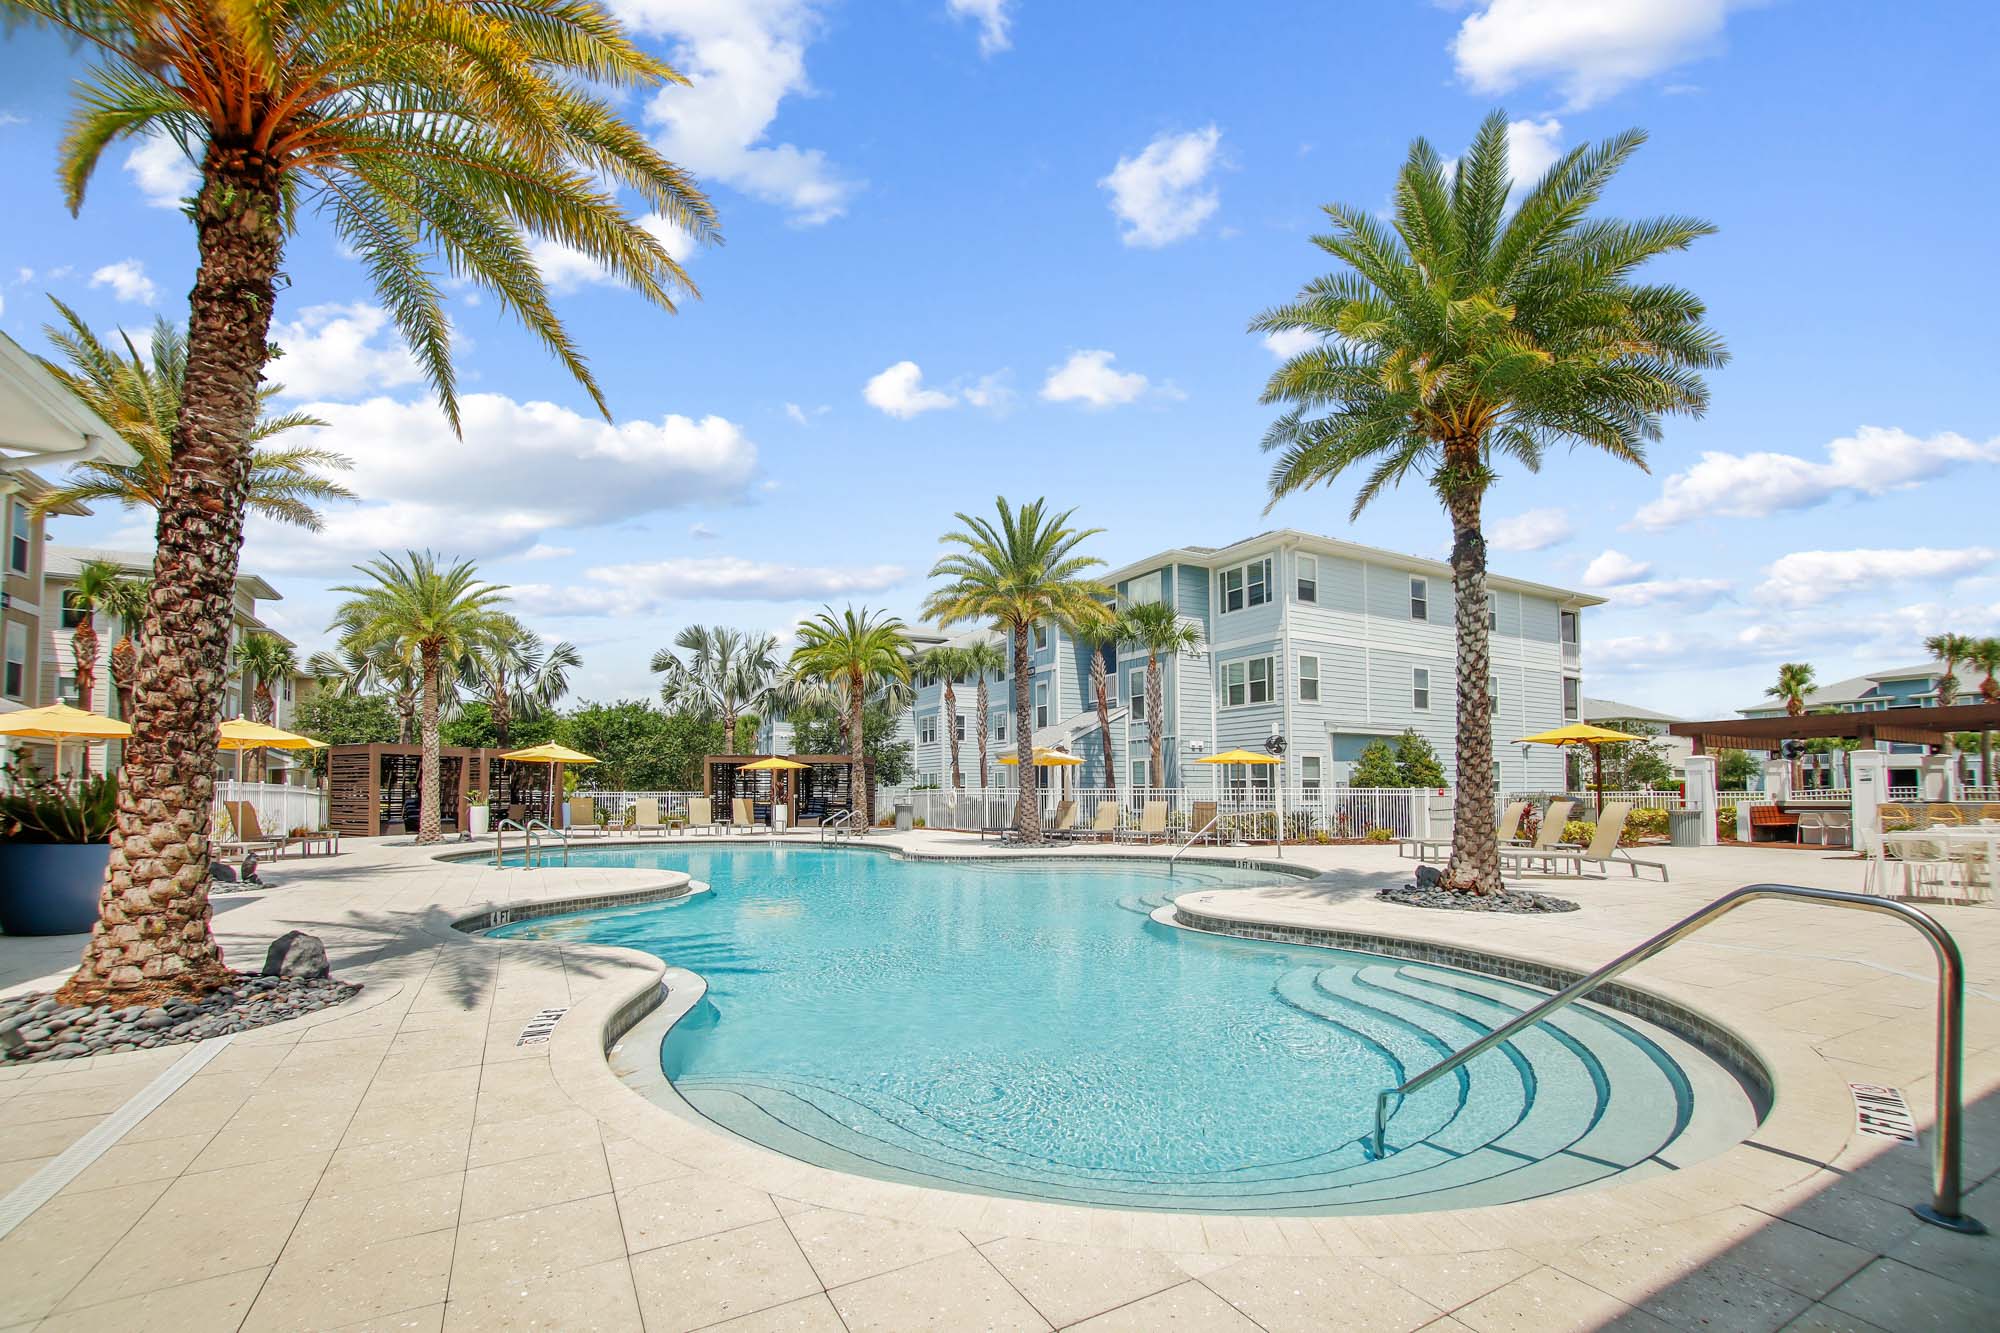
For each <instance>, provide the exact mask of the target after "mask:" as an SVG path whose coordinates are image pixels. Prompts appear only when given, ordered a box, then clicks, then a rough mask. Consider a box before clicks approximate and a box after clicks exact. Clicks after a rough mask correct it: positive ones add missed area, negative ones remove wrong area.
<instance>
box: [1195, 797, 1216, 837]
mask: <svg viewBox="0 0 2000 1333" xmlns="http://www.w3.org/2000/svg"><path fill="white" fill-rule="evenodd" d="M1215 811H1216V805H1215V802H1214V801H1196V802H1195V803H1194V804H1193V805H1190V806H1189V807H1188V841H1189V842H1216V843H1219V842H1221V841H1222V824H1221V822H1220V821H1219V820H1218V819H1217V818H1216V814H1215Z"/></svg>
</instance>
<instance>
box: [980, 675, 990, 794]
mask: <svg viewBox="0 0 2000 1333" xmlns="http://www.w3.org/2000/svg"><path fill="white" fill-rule="evenodd" d="M989 702H990V701H989V700H988V698H987V695H986V673H985V672H984V671H982V672H980V673H979V790H981V791H985V790H986V788H987V786H988V785H989V783H988V782H987V773H986V738H987V736H988V735H989V734H991V732H992V730H993V727H992V722H991V720H990V719H989V718H988V717H987V713H986V710H987V705H988V703H989Z"/></svg>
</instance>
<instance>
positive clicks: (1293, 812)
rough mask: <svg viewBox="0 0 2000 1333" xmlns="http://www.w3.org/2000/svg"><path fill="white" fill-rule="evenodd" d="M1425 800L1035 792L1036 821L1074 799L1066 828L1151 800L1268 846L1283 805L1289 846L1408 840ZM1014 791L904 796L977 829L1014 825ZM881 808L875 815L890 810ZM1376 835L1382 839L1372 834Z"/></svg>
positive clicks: (1337, 790) (1179, 819)
mask: <svg viewBox="0 0 2000 1333" xmlns="http://www.w3.org/2000/svg"><path fill="white" fill-rule="evenodd" d="M1426 796H1427V793H1426V792H1423V791H1411V790H1409V789H1406V788H1401V787H1390V788H1372V787H1321V788H1318V789H1316V790H1305V789H1293V790H1289V791H1286V792H1285V793H1284V798H1283V801H1282V802H1280V800H1279V797H1278V794H1277V793H1275V792H1274V791H1272V790H1271V789H1270V788H1268V787H1264V788H1252V789H1250V790H1248V791H1244V792H1236V793H1225V794H1223V795H1220V796H1217V795H1214V794H1212V793H1209V792H1205V791H1191V790H1188V789H1187V788H1183V787H1120V788H1117V789H1116V790H1115V791H1113V790H1110V789H1107V788H1103V787H1085V788H1081V789H1071V790H1069V791H1059V790H1057V789H1056V788H1055V787H1054V786H1053V785H1051V786H1048V787H1044V788H1043V789H1042V792H1041V807H1042V818H1043V821H1044V823H1045V824H1049V823H1052V822H1053V821H1055V819H1056V817H1057V815H1058V813H1059V812H1060V811H1061V808H1062V805H1063V803H1064V802H1072V803H1073V804H1074V806H1075V810H1074V814H1073V816H1071V817H1070V818H1069V819H1066V820H1065V821H1064V822H1065V823H1072V822H1073V824H1074V827H1076V828H1079V829H1085V828H1090V827H1092V826H1093V825H1095V824H1096V822H1097V820H1098V818H1099V813H1098V812H1099V810H1100V809H1101V807H1102V806H1103V805H1104V803H1105V802H1107V801H1116V802H1117V803H1118V806H1119V815H1118V821H1119V825H1120V826H1121V827H1133V826H1136V825H1137V824H1138V823H1139V820H1140V818H1141V816H1142V815H1143V814H1144V812H1145V808H1146V806H1147V804H1148V803H1149V802H1153V801H1160V802H1163V803H1164V804H1165V805H1166V808H1167V831H1168V833H1169V834H1170V835H1175V836H1187V835H1189V834H1192V833H1195V832H1196V831H1198V825H1197V822H1196V819H1195V815H1196V807H1197V806H1200V807H1203V808H1202V810H1201V815H1202V819H1201V821H1200V823H1202V824H1205V823H1206V822H1207V817H1208V810H1207V808H1206V807H1208V806H1211V805H1212V806H1214V807H1215V817H1216V818H1217V820H1218V821H1219V822H1220V831H1221V832H1222V833H1223V834H1224V835H1226V836H1229V837H1236V838H1247V839H1255V840H1265V841H1268V840H1270V839H1272V838H1274V837H1276V836H1277V830H1278V814H1279V809H1280V806H1281V805H1282V807H1283V811H1284V821H1285V837H1286V838H1287V839H1288V840H1291V841H1316V840H1319V839H1326V840H1329V841H1331V840H1336V839H1342V838H1361V837H1366V836H1367V835H1368V833H1369V831H1370V830H1373V829H1387V830H1388V831H1389V833H1390V834H1392V835H1393V836H1395V837H1399V838H1401V837H1408V836H1410V832H1411V829H1412V826H1413V823H1414V820H1415V818H1416V815H1415V810H1416V807H1417V804H1418V803H1419V802H1421V801H1423V800H1424V799H1425V798H1426ZM1018 797H1019V793H1018V792H1017V791H1016V790H1015V789H1014V788H1012V787H984V788H981V787H968V788H965V789H964V790H962V791H952V790H951V789H950V788H943V789H936V790H933V789H920V790H913V791H910V792H908V793H906V798H907V799H908V800H909V802H910V809H911V815H912V816H913V817H914V818H915V819H917V820H919V821H921V822H922V824H923V825H924V826H925V827H926V828H946V829H961V830H966V831H975V830H980V829H999V828H1005V827H1007V826H1008V825H1010V824H1011V823H1012V822H1013V819H1014V802H1015V801H1016V800H1017V799H1018ZM889 808H890V807H889V806H888V805H887V804H886V803H885V804H884V805H883V806H881V807H878V809H877V814H878V815H879V814H886V813H888V810H889ZM1377 836H1380V835H1377Z"/></svg>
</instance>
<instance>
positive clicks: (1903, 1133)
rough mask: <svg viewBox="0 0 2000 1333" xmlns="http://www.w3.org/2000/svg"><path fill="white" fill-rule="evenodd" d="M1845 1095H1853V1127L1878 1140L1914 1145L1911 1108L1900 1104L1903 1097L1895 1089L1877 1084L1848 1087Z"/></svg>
mask: <svg viewBox="0 0 2000 1333" xmlns="http://www.w3.org/2000/svg"><path fill="white" fill-rule="evenodd" d="M1847 1088H1848V1091H1850V1092H1852V1093H1853V1094H1854V1127H1855V1128H1856V1129H1857V1130H1859V1131H1860V1132H1861V1133H1863V1134H1867V1135H1870V1136H1872V1137H1874V1138H1878V1139H1895V1140H1897V1141H1899V1142H1902V1143H1915V1142H1916V1141H1917V1122H1916V1120H1915V1119H1913V1118H1912V1117H1911V1115H1910V1106H1909V1103H1908V1102H1905V1101H1904V1100H1903V1094H1902V1092H1901V1091H1900V1090H1899V1089H1896V1088H1885V1087H1883V1086H1882V1085H1881V1084H1879V1083H1850V1084H1848V1085H1847Z"/></svg>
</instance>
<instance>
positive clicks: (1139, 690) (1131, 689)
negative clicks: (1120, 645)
mask: <svg viewBox="0 0 2000 1333" xmlns="http://www.w3.org/2000/svg"><path fill="white" fill-rule="evenodd" d="M1125 702H1126V704H1127V706H1128V707H1130V708H1131V710H1132V720H1133V721H1134V722H1144V721H1145V720H1146V671H1145V668H1144V667H1137V668H1134V669H1133V670H1131V671H1129V672H1127V673H1126V675H1125Z"/></svg>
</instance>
